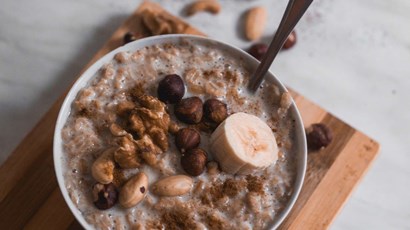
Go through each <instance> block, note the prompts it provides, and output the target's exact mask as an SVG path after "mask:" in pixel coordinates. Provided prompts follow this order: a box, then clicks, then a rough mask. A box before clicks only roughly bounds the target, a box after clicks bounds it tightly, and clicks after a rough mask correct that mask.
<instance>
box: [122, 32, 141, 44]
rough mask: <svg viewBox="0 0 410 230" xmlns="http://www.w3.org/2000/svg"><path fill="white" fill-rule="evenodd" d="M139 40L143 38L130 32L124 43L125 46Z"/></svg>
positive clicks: (125, 36) (124, 38) (126, 35)
mask: <svg viewBox="0 0 410 230" xmlns="http://www.w3.org/2000/svg"><path fill="white" fill-rule="evenodd" d="M138 38H141V35H139V34H135V33H132V32H128V33H126V34H125V35H124V37H123V42H124V44H127V43H130V42H133V41H135V40H137V39H138Z"/></svg>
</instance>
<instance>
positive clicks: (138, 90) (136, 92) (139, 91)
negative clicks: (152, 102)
mask: <svg viewBox="0 0 410 230" xmlns="http://www.w3.org/2000/svg"><path fill="white" fill-rule="evenodd" d="M144 84H145V82H138V83H137V84H135V86H134V87H132V88H131V89H130V91H129V92H128V94H129V96H130V97H132V98H133V99H134V100H136V99H137V98H138V97H139V96H141V95H143V94H145V90H144Z"/></svg>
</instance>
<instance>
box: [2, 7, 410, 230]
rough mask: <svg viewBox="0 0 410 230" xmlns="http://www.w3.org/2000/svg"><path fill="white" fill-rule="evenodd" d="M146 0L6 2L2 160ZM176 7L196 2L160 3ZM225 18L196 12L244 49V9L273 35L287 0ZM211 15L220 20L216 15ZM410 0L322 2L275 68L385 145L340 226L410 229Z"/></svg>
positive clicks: (198, 21)
mask: <svg viewBox="0 0 410 230" xmlns="http://www.w3.org/2000/svg"><path fill="white" fill-rule="evenodd" d="M139 2H140V1H139V0H134V1H131V0H127V1H109V0H85V1H63V0H53V1H52V0H20V1H14V0H2V3H1V7H0V128H1V130H0V162H3V161H4V160H5V159H6V158H7V156H8V155H9V154H10V153H11V151H12V150H13V149H14V148H15V147H16V146H17V144H18V143H19V142H20V141H21V140H22V138H23V137H24V135H25V134H26V133H27V132H28V131H29V130H31V129H32V127H33V126H34V125H35V124H36V123H37V121H38V120H39V119H40V118H41V117H42V115H43V114H44V113H45V112H46V111H47V110H48V108H49V107H50V106H51V104H52V103H53V102H54V101H55V100H56V99H57V98H58V97H59V96H60V95H61V94H62V93H63V91H64V90H65V89H66V88H67V87H68V86H69V85H70V83H71V82H72V81H73V80H74V79H75V77H76V76H77V74H78V73H79V71H80V70H81V68H82V67H83V66H84V65H85V64H86V63H87V62H88V61H89V59H90V58H91V57H92V56H93V54H94V53H95V52H96V51H97V50H98V49H99V48H100V47H101V46H102V44H103V43H104V42H105V41H106V40H107V39H108V38H109V37H110V35H111V33H112V32H113V31H114V30H115V29H116V28H117V27H118V26H119V25H120V24H121V22H122V21H123V20H124V19H125V18H126V17H127V16H129V14H130V13H131V12H132V11H133V10H134V9H135V8H136V7H137V5H138V4H139ZM158 2H161V3H162V4H163V6H164V7H165V8H166V9H168V10H169V11H171V12H172V13H174V14H177V15H178V14H180V12H181V9H182V7H183V6H184V5H185V4H186V3H187V2H188V1H186V0H179V1H166V0H162V1H158ZM221 2H222V5H223V9H222V11H221V13H220V14H219V15H217V16H212V15H208V14H205V13H204V14H200V15H195V16H193V17H191V18H187V20H188V21H189V22H190V23H192V24H193V25H194V26H196V27H197V28H200V29H201V30H202V31H203V32H205V33H206V34H208V35H210V36H211V37H213V38H216V39H220V40H222V41H226V42H229V43H231V44H233V45H236V46H239V47H241V48H246V47H248V46H249V43H247V42H246V41H244V40H243V39H242V38H241V36H240V35H239V34H238V32H237V28H238V20H239V18H240V17H241V15H242V13H243V12H244V11H245V10H246V9H247V8H249V7H250V6H253V5H264V6H266V7H267V8H268V9H269V10H268V12H269V21H270V22H271V23H270V24H269V26H268V28H267V29H266V36H267V37H268V36H270V35H271V34H272V32H273V31H274V30H275V28H276V26H277V24H278V22H279V20H280V18H281V15H282V12H283V10H284V7H285V5H286V3H287V1H285V0H253V1H250V0H248V1H246V0H237V1H232V0H231V1H229V0H225V1H224V0H221ZM209 22H212V23H209ZM409 23H410V1H408V0H391V1H385V0H362V1H355V0H316V1H315V2H314V3H313V5H312V6H311V8H310V9H309V11H308V13H307V15H306V16H305V17H304V18H303V19H302V21H301V22H300V24H299V25H298V26H297V28H296V31H297V33H298V38H299V40H298V43H297V44H296V46H295V47H294V48H292V49H291V50H288V51H286V52H282V53H281V54H280V55H279V56H278V57H277V61H276V62H275V63H274V65H273V66H272V71H273V72H274V73H275V74H276V75H277V76H279V78H281V79H282V81H283V82H285V84H287V85H288V86H290V87H292V88H293V89H295V90H297V91H298V92H299V93H301V94H302V95H304V96H306V97H307V98H309V99H311V100H313V101H315V102H317V103H318V104H319V105H321V106H322V107H324V108H325V109H327V110H329V111H331V112H332V113H334V114H335V115H337V116H338V117H340V118H341V119H342V120H344V121H346V122H347V123H349V124H351V125H352V126H354V127H355V128H357V129H359V130H361V131H363V132H364V133H366V134H368V135H369V136H371V137H373V138H374V139H376V140H377V141H379V142H380V143H381V152H380V155H379V157H378V159H377V160H376V162H375V164H374V165H373V167H371V169H370V170H369V172H368V174H367V175H366V176H365V177H364V179H363V181H362V182H361V183H360V185H359V186H358V188H357V189H356V190H355V191H354V193H353V196H352V197H351V199H349V200H348V202H347V204H346V206H345V207H344V208H343V210H342V211H341V213H340V215H339V216H338V217H337V219H336V221H335V222H334V223H333V225H332V229H410V221H409V220H410V193H409V192H408V189H410V179H409V178H408V177H409V175H410V166H409V164H410V151H409V149H410V135H409V131H408V130H410V102H409V101H408V100H409V98H410V30H409V29H408V24H409Z"/></svg>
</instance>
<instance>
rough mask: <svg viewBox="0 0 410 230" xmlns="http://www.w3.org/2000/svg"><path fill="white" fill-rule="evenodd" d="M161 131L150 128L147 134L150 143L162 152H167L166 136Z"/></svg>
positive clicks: (156, 128)
mask: <svg viewBox="0 0 410 230" xmlns="http://www.w3.org/2000/svg"><path fill="white" fill-rule="evenodd" d="M165 132H166V131H164V130H163V129H160V128H158V127H153V128H151V129H150V130H149V131H148V133H149V135H150V136H151V139H152V141H153V142H154V143H155V145H157V146H158V147H159V148H160V149H161V150H162V151H163V152H166V151H167V150H168V136H167V134H166V133H165Z"/></svg>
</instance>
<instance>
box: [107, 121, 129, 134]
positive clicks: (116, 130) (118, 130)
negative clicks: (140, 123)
mask: <svg viewBox="0 0 410 230" xmlns="http://www.w3.org/2000/svg"><path fill="white" fill-rule="evenodd" d="M110 132H111V134H112V135H114V136H116V137H122V136H125V135H126V134H127V132H126V131H125V130H124V129H123V128H121V126H119V125H117V124H115V123H112V124H111V125H110Z"/></svg>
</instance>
